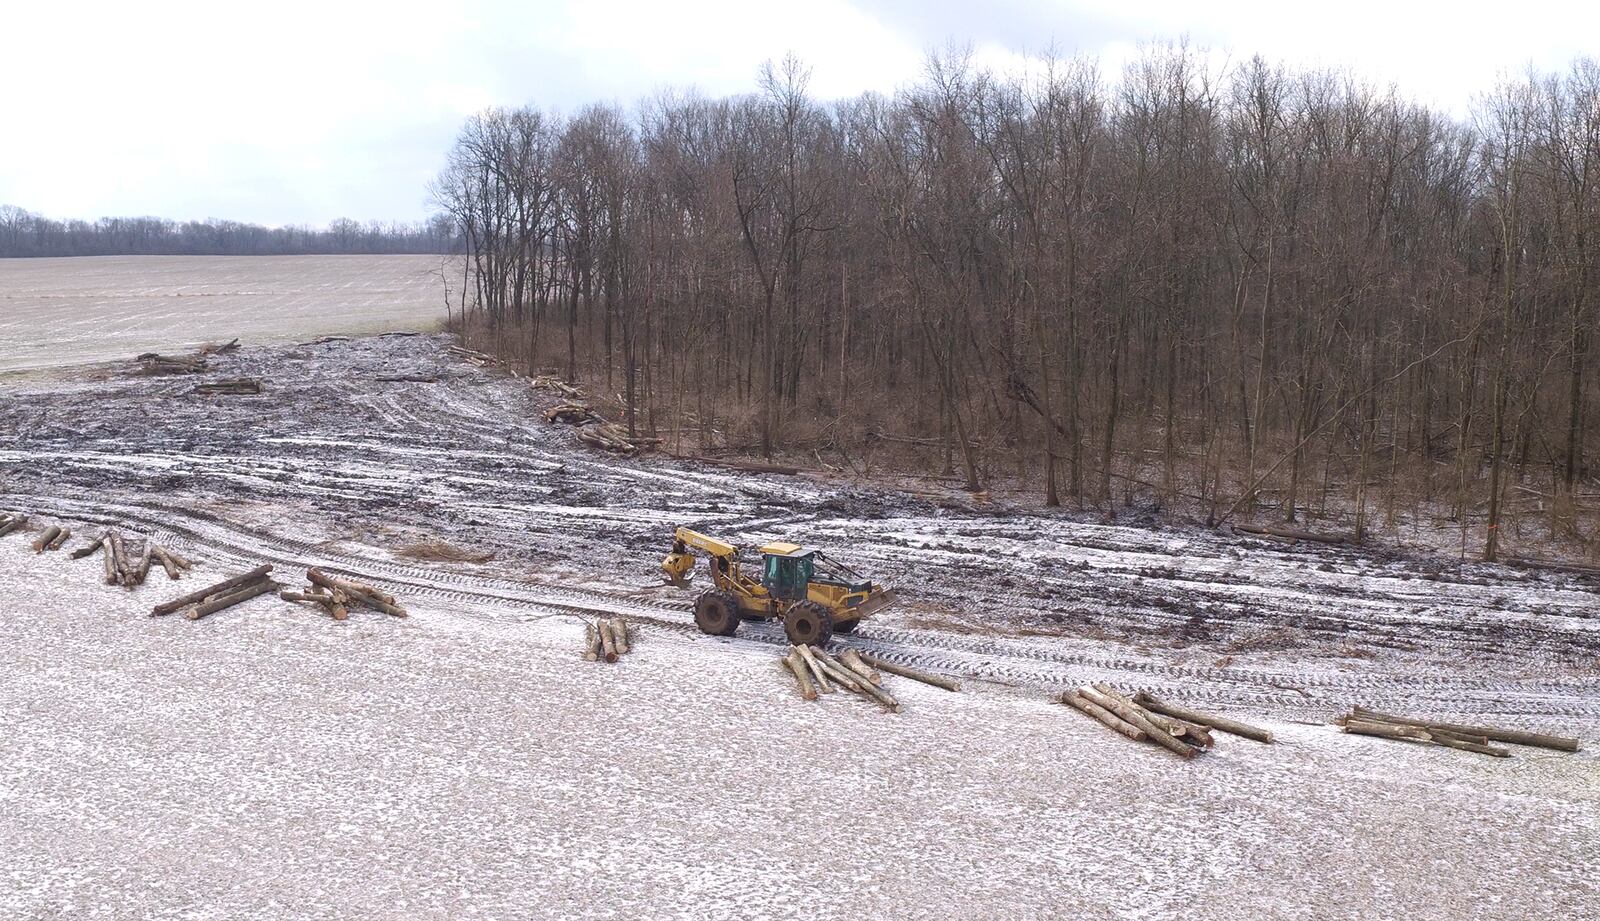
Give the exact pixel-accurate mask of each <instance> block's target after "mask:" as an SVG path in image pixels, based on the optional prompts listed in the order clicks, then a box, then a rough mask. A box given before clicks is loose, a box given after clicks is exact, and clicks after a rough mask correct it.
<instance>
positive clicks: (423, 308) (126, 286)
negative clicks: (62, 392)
mask: <svg viewBox="0 0 1600 921" xmlns="http://www.w3.org/2000/svg"><path fill="white" fill-rule="evenodd" d="M440 265H441V257H439V256H85V257H80V258H72V259H0V371H15V370H23V369H32V368H44V367H54V366H58V365H63V364H72V363H77V362H88V361H104V360H107V359H114V358H124V359H125V358H132V357H133V356H134V355H137V354H139V353H141V352H146V351H161V350H181V349H183V348H192V347H194V346H198V345H200V344H202V343H205V342H226V341H228V340H230V339H234V338H243V339H245V340H247V341H250V342H257V343H260V342H290V341H294V340H296V339H309V338H311V337H313V336H319V335H329V334H334V333H373V332H384V331H388V330H395V329H425V328H429V327H435V326H438V325H439V324H440V323H441V322H442V321H443V320H444V281H443V279H442V278H441V277H440ZM457 283H458V284H459V282H457Z"/></svg>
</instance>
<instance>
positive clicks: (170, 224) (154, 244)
mask: <svg viewBox="0 0 1600 921" xmlns="http://www.w3.org/2000/svg"><path fill="white" fill-rule="evenodd" d="M453 231H454V225H453V224H452V223H451V222H449V221H448V220H434V221H427V222H423V223H420V224H403V223H382V222H378V221H371V222H368V223H366V224H361V223H358V222H356V221H353V220H351V219H349V218H340V219H338V220H336V221H334V222H332V223H331V224H329V225H328V226H327V227H326V228H313V227H293V226H291V227H263V226H261V225H259V224H247V223H242V222H239V221H224V220H211V221H182V222H180V221H172V220H168V219H166V218H158V217H103V218H100V219H99V220H97V221H82V220H68V221H58V220H52V219H50V218H47V217H43V216H41V215H38V214H34V213H32V212H30V211H24V210H23V209H21V208H18V207H15V206H12V205H0V258H6V257H26V256H296V255H320V254H355V255H380V254H389V253H448V252H450V251H451V250H452V249H453V248H455V247H457V241H456V239H455V237H454V233H453Z"/></svg>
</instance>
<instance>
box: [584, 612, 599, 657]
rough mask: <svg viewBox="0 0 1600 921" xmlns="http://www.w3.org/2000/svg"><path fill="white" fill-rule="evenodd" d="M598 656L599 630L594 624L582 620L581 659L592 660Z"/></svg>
mask: <svg viewBox="0 0 1600 921" xmlns="http://www.w3.org/2000/svg"><path fill="white" fill-rule="evenodd" d="M599 658H600V631H598V630H596V629H595V628H594V624H591V623H589V622H588V621H584V624H583V661H585V662H594V661H596V660H598V659H599Z"/></svg>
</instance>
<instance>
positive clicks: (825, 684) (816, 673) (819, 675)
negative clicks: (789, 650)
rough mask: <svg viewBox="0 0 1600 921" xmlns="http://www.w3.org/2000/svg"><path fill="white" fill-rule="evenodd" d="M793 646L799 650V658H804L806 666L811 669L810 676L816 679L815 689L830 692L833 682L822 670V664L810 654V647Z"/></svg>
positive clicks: (825, 692) (831, 691)
mask: <svg viewBox="0 0 1600 921" xmlns="http://www.w3.org/2000/svg"><path fill="white" fill-rule="evenodd" d="M793 648H794V649H797V650H799V651H800V658H802V659H804V660H805V663H806V667H807V668H809V669H811V676H812V677H813V678H815V679H816V681H817V690H819V691H821V692H822V693H824V694H832V693H833V683H832V682H830V681H829V680H828V675H827V673H826V672H824V671H823V670H822V666H821V665H818V664H817V660H816V657H815V656H813V655H812V654H811V648H810V647H809V646H795V647H793Z"/></svg>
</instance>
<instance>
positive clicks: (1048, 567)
mask: <svg viewBox="0 0 1600 921" xmlns="http://www.w3.org/2000/svg"><path fill="white" fill-rule="evenodd" d="M448 345H449V340H448V339H447V338H446V337H443V336H387V337H378V338H368V339H356V340H353V341H345V340H340V341H329V342H321V343H312V344H304V345H297V346H289V347H264V348H248V349H244V350H241V351H240V352H237V353H233V354H230V355H226V356H221V357H219V358H216V359H214V360H213V362H212V369H213V370H212V371H211V372H209V374H208V375H207V376H206V377H207V378H209V379H216V378H224V377H234V376H252V377H259V378H261V379H263V380H264V381H265V382H266V385H267V390H266V392H265V393H264V394H262V395H260V396H225V397H205V396H197V395H194V394H191V393H190V390H191V389H192V387H193V386H194V384H195V383H196V381H197V380H199V379H200V378H190V377H181V378H171V377H166V378H159V377H158V378H146V377H138V376H135V375H133V374H131V373H130V369H129V367H128V366H125V365H107V366H101V367H98V368H94V369H88V370H85V369H76V370H71V369H69V370H62V371H59V372H55V373H52V374H50V375H48V376H46V377H42V378H41V377H38V376H35V377H31V378H27V379H16V380H13V381H11V382H10V383H9V384H7V385H5V386H4V388H3V390H0V393H3V399H0V432H6V433H7V434H8V435H9V437H8V438H7V439H6V440H5V442H4V443H3V446H0V477H3V479H0V485H3V487H4V489H5V490H6V491H7V492H9V493H12V494H13V495H12V497H11V498H9V499H8V501H9V502H10V503H11V504H13V505H16V506H18V507H23V508H27V509H31V510H34V511H36V512H47V513H51V514H56V515H66V516H76V517H80V518H84V519H88V520H92V521H108V522H109V521H117V522H123V523H127V524H131V525H134V526H143V527H145V528H153V529H160V530H164V531H166V532H170V533H171V535H172V537H173V539H181V540H186V541H191V542H194V543H196V544H199V545H203V546H206V547H211V548H215V549H217V550H221V551H224V552H229V553H234V554H236V555H238V556H240V557H241V558H244V557H249V558H254V557H257V556H259V557H264V558H267V559H273V560H277V561H279V562H281V563H285V564H303V563H306V562H310V561H312V560H317V561H322V562H326V563H328V564H330V565H334V566H338V567H340V568H342V569H346V570H349V571H352V572H358V573H361V574H362V575H365V576H369V577H371V578H375V579H380V580H381V579H389V580H394V581H397V582H399V583H401V584H405V585H411V586H414V587H415V589H416V590H419V591H426V592H434V593H441V594H447V595H452V596H460V597H469V598H470V597H473V596H475V595H481V596H484V597H493V598H501V599H505V598H512V599H517V600H518V601H519V603H524V604H526V605H528V606H529V608H528V609H529V610H530V611H533V612H537V611H538V610H540V608H539V605H541V604H543V605H546V606H549V605H552V604H558V603H559V604H566V605H576V606H579V607H581V606H584V605H590V606H592V605H594V604H597V603H601V602H603V603H605V604H607V605H610V606H613V607H616V608H618V609H619V610H626V611H630V612H634V613H636V614H639V615H641V616H643V615H649V616H653V617H659V618H662V619H664V620H666V621H671V622H675V623H677V624H679V625H680V626H682V625H686V624H687V623H688V618H687V614H686V611H687V609H688V606H689V604H690V603H691V601H692V598H693V595H694V591H693V590H691V591H682V590H678V589H672V588H667V587H664V586H660V585H659V579H658V574H657V572H656V568H655V567H656V565H657V563H658V562H659V561H660V558H661V557H662V556H663V555H664V554H665V552H666V551H667V549H668V545H669V542H670V536H669V535H670V533H671V530H672V528H673V527H674V526H675V525H678V524H686V525H691V526H693V527H696V528H699V529H701V530H705V531H708V532H710V533H713V534H718V535H724V536H727V537H730V538H731V539H733V540H734V541H735V542H737V543H739V544H741V545H743V546H752V545H756V544H759V543H761V542H764V541H766V540H771V539H776V538H782V539H789V540H796V541H799V542H801V543H804V544H807V545H815V546H818V547H821V548H822V549H824V550H826V551H827V552H829V553H830V554H832V555H834V556H837V557H839V558H841V559H845V560H848V561H850V562H852V563H853V564H855V565H856V567H857V568H858V569H860V570H861V571H863V572H864V573H866V574H868V575H870V576H871V577H873V578H875V579H877V580H879V581H881V582H885V583H887V584H889V585H891V586H893V587H894V588H895V589H896V590H897V591H898V593H899V595H900V596H901V597H902V599H903V603H902V604H901V605H900V606H899V607H898V608H897V609H896V610H894V611H892V612H890V613H887V614H886V615H884V616H882V617H880V618H879V619H878V620H877V621H876V622H875V623H873V624H870V625H868V626H866V627H864V628H863V629H862V631H861V637H862V640H863V641H864V642H867V643H869V644H876V647H875V648H877V649H878V651H880V652H882V653H884V654H893V655H899V656H902V657H904V658H905V659H906V660H907V661H914V662H915V663H917V664H920V665H924V666H928V667H931V668H936V669H942V670H947V671H951V672H956V673H962V674H967V675H975V676H981V677H986V678H991V679H995V680H999V681H1005V682H1009V683H1012V684H1014V685H1018V686H1027V687H1037V688H1055V687H1059V686H1064V685H1066V684H1069V683H1072V682H1075V681H1079V680H1081V679H1082V678H1084V677H1089V676H1102V677H1103V676H1106V675H1107V674H1108V673H1109V674H1111V675H1113V676H1120V677H1123V678H1125V679H1126V680H1132V681H1138V682H1141V683H1148V684H1151V685H1153V686H1158V687H1163V688H1168V689H1172V690H1178V689H1182V690H1184V691H1186V692H1187V693H1188V694H1190V695H1194V696H1199V697H1205V696H1211V697H1215V698H1219V699H1221V698H1227V699H1236V700H1241V701H1248V702H1250V703H1253V704H1256V705H1270V706H1282V707H1290V708H1295V709H1303V708H1307V707H1311V708H1316V707H1323V708H1329V707H1334V706H1337V705H1338V704H1340V703H1342V702H1347V701H1349V700H1350V699H1351V698H1353V697H1361V698H1362V699H1364V700H1366V701H1368V702H1372V703H1384V704H1392V705H1408V706H1417V705H1432V706H1442V707H1454V708H1456V709H1460V710H1464V711H1469V712H1506V713H1529V714H1548V715H1550V716H1563V715H1571V716H1577V715H1583V716H1594V715H1596V714H1600V700H1596V698H1595V694H1594V691H1595V687H1596V685H1595V684H1594V675H1595V673H1596V668H1597V666H1600V584H1596V582H1595V581H1593V580H1586V579H1585V578H1583V577H1579V576H1567V575H1557V574H1547V573H1534V572H1525V571H1519V570H1512V569H1507V568H1504V567H1497V566H1485V565H1480V564H1470V563H1469V564H1460V563H1458V562H1456V561H1452V560H1448V559H1442V558H1437V557H1429V556H1415V555H1406V554H1400V553H1394V552H1385V551H1384V550H1383V549H1382V548H1381V547H1380V548H1374V549H1363V550H1355V549H1343V548H1338V547H1329V546H1324V545H1310V544H1307V545H1288V544H1285V543H1282V542H1278V541H1272V540H1263V539H1256V538H1248V537H1244V536H1241V535H1234V534H1231V533H1227V532H1218V531H1211V530H1208V529H1205V528H1203V527H1199V526H1196V525H1191V524H1184V523H1172V522H1163V521H1160V520H1156V519H1154V518H1150V519H1146V520H1126V521H1122V522H1119V523H1116V524H1106V523H1103V522H1102V521H1100V520H1099V519H1098V518H1096V517H1091V516H1086V515H1074V514H1071V513H1067V512H1061V513H1056V514H1045V513H1043V512H1041V511H1040V510H1038V509H1026V510H1023V509H1014V508H1007V507H1004V506H995V507H990V508H971V507H969V506H970V503H967V502H966V501H965V499H964V498H963V497H962V496H961V495H960V494H959V493H952V494H951V497H950V501H949V502H948V503H943V505H948V506H950V507H941V505H942V504H941V503H938V502H933V501H929V500H927V499H924V498H918V497H914V496H910V495H907V494H905V493H901V492H896V491H894V490H892V489H881V488H875V487H873V486H870V485H865V484H860V483H855V482H851V481H847V480H842V479H825V478H819V477H813V476H798V477H786V476H765V475H752V474H745V473H737V472H730V471H726V470H721V469H717V468H711V467H706V466H701V465H695V464H692V463H686V462H679V461H676V460H672V459H668V458H659V457H641V458H637V459H623V458H617V457H614V456H610V455H605V454H600V453H597V452H594V451H592V450H590V449H587V448H584V447H582V446H581V445H579V444H578V443H577V442H576V441H575V440H574V438H573V432H572V430H571V429H570V428H567V427H565V426H560V425H548V424H546V423H545V422H544V421H543V420H542V418H541V417H540V415H539V413H538V410H539V409H540V408H541V407H542V406H545V405H549V404H551V403H553V402H554V398H553V397H551V396H549V395H547V394H544V393H541V392H538V391H535V390H533V389H532V388H531V387H530V386H529V385H528V383H527V382H526V381H525V380H523V379H521V378H518V377H515V376H512V375H510V374H508V373H505V372H503V371H498V370H495V369H493V368H482V367H477V366H474V365H473V364H469V363H467V362H465V361H463V360H461V359H460V358H459V357H458V356H456V355H455V354H454V353H452V352H450V351H449V349H448ZM396 377H401V378H424V379H431V380H432V381H434V382H432V383H422V382H418V381H415V380H384V378H396ZM433 539H442V540H444V541H446V542H448V543H450V544H453V545H457V546H460V547H463V548H467V549H470V550H473V551H477V552H482V553H488V554H493V559H492V560H491V561H489V562H486V563H482V564H476V565H474V564H454V565H437V564H426V565H425V564H421V563H417V562H413V561H410V560H407V559H404V558H403V557H399V556H397V555H396V553H397V551H400V550H402V549H403V548H405V547H407V546H408V545H411V544H414V543H418V542H426V541H428V540H433ZM701 578H702V580H703V578H704V577H703V576H702V577H701ZM703 587H704V585H703V582H702V584H701V585H699V586H697V587H696V590H698V589H699V588H703ZM743 632H744V635H747V636H748V637H749V638H750V639H751V640H752V641H755V642H769V643H771V642H777V641H778V640H779V635H778V633H777V631H775V630H770V629H762V628H761V627H760V626H759V625H754V626H750V627H747V628H745V630H744V631H743Z"/></svg>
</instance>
